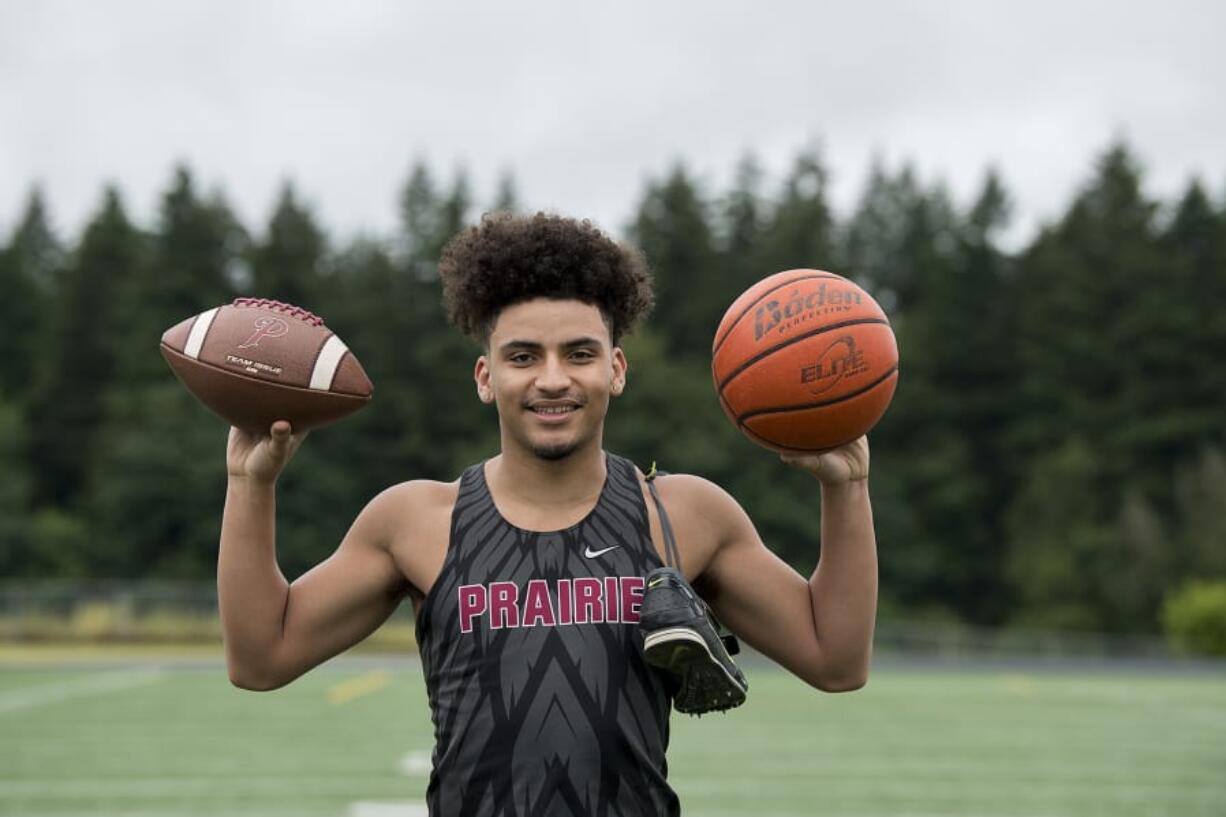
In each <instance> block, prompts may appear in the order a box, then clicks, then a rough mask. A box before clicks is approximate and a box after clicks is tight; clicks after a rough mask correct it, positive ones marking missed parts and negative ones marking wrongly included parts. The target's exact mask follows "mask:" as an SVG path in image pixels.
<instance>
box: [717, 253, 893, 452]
mask: <svg viewBox="0 0 1226 817" xmlns="http://www.w3.org/2000/svg"><path fill="white" fill-rule="evenodd" d="M711 374H712V377H713V378H714V380H715V391H716V393H717V394H718V395H719V403H720V406H722V407H723V409H724V413H725V414H727V415H728V419H729V420H731V421H732V423H733V424H734V425H735V426H736V427H737V428H738V429H740V430H741V431H742V432H743V433H744V434H745V435H746V436H747V437H749V439H750V440H752V441H753V442H755V443H757V444H758V445H761V446H763V447H765V448H769V449H771V450H772V451H777V452H780V453H798V452H817V451H824V450H827V449H830V448H835V447H837V446H840V445H843V444H844V443H848V442H851V441H852V440H854V439H856V438H858V437H859V436H860V435H862V434H865V433H867V432H868V430H869V429H871V428H872V427H873V426H874V425H876V423H877V421H878V420H880V419H881V416H882V415H883V414H885V410H886V408H888V407H889V405H890V400H891V399H892V398H893V396H894V388H895V386H896V385H897V384H898V345H897V343H896V342H895V340H894V331H893V330H892V329H891V328H890V321H889V319H888V318H887V317H886V315H885V312H884V311H882V309H881V307H880V306H879V305H878V304H877V302H876V301H875V300H873V298H872V296H871V295H869V294H868V293H867V292H865V291H864V290H863V289H862V288H860V287H859V286H858V285H857V284H855V283H854V282H852V281H849V280H848V279H846V278H844V277H842V276H840V275H835V274H834V273H832V272H824V271H822V270H811V269H794V270H788V271H786V272H780V273H777V274H775V275H772V276H770V277H769V278H765V279H763V280H761V281H759V282H758V283H756V284H754V285H753V286H752V287H750V288H749V289H748V290H746V291H745V292H744V293H743V294H742V295H741V296H740V297H739V298H737V299H736V300H735V301H733V303H732V306H730V307H728V311H727V312H726V313H725V314H724V319H723V320H722V321H720V324H719V329H718V330H717V331H716V332H715V340H714V342H713V344H712V348H711Z"/></svg>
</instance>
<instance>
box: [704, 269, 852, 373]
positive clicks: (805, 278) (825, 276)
mask: <svg viewBox="0 0 1226 817" xmlns="http://www.w3.org/2000/svg"><path fill="white" fill-rule="evenodd" d="M829 278H838V279H840V280H845V279H844V278H843V276H841V275H835V274H834V273H833V272H826V273H822V274H820V275H801V276H798V277H796V278H789V279H788V280H786V281H784V282H783V283H781V284H777V285H775V286H773V287H771V288H770V289H768V290H766V292H763V293H762V294H761V295H759V296H758V297H757V298H755V299H754V301H753V302H752V303H750V304H748V305H747V306H746V307H745V308H744V309H743V310H741V314H739V315H737V316H736V319H735V320H734V321H733V322H732V323H730V324H729V325H728V331H727V332H725V333H724V336H723V337H722V338H720V339H719V340H717V341H716V342H715V348H714V349H712V350H711V356H712V357H714V356H715V355H716V354H718V353H719V350H720V349H721V348H722V347H723V345H724V341H726V340H728V336H729V335H731V334H732V330H733V329H735V328H736V325H737V324H738V323H740V322H741V318H743V317H745V316H746V315H748V314H749V310H751V309H753V308H754V307H755V306H757V305H758V304H760V303H762V299H763V298H765V297H766V296H767V295H770V294H771V293H772V292H778V291H779V290H781V289H783V288H784V287H785V286H787V285H788V284H795V283H797V282H799V281H814V280H819V279H829ZM721 323H722V321H721ZM716 331H718V330H716Z"/></svg>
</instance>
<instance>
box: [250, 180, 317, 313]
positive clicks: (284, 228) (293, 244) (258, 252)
mask: <svg viewBox="0 0 1226 817" xmlns="http://www.w3.org/2000/svg"><path fill="white" fill-rule="evenodd" d="M326 252H327V246H326V242H325V239H324V235H323V233H322V231H321V230H320V229H319V227H317V226H316V224H315V219H314V217H313V216H312V215H311V213H310V211H309V210H308V209H307V208H306V207H305V206H303V205H302V204H301V203H300V202H299V201H298V198H297V196H296V194H295V193H294V187H293V185H292V184H290V183H288V182H287V183H286V184H285V185H284V187H282V188H281V194H280V196H279V198H278V200H277V206H276V209H275V210H274V212H273V214H272V218H271V219H270V221H269V223H268V230H267V232H266V233H265V235H264V236H263V238H262V239H261V240H260V241H258V242H257V243H256V245H255V246H254V247H253V248H252V254H251V278H252V292H253V293H254V294H255V295H256V296H257V297H260V298H273V299H275V300H279V301H283V302H285V303H291V304H295V305H299V306H303V307H304V308H307V309H312V310H323V308H324V304H322V303H319V301H318V298H319V294H320V292H319V290H320V283H319V279H320V278H321V277H322V275H323V266H324V263H325V255H326Z"/></svg>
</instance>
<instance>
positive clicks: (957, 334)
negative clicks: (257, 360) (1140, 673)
mask: <svg viewBox="0 0 1226 817" xmlns="http://www.w3.org/2000/svg"><path fill="white" fill-rule="evenodd" d="M828 193H829V191H828V170H827V168H826V166H825V165H824V163H823V161H822V158H821V156H820V155H819V154H818V153H817V152H816V151H813V150H803V151H801V152H800V153H799V154H798V155H797V156H796V157H795V158H794V161H793V163H792V165H791V167H790V168H789V169H788V170H787V171H786V172H785V173H784V174H782V176H781V178H777V179H771V178H768V174H767V173H765V171H764V170H763V168H762V166H761V164H760V163H759V162H758V161H757V160H756V159H755V158H754V157H752V156H747V157H745V158H744V159H742V160H741V161H740V162H739V163H738V165H737V166H736V168H735V173H734V177H733V181H732V182H731V183H730V184H729V185H728V187H727V189H723V190H713V189H710V185H708V184H705V183H703V182H702V181H701V180H699V178H698V177H697V176H696V175H695V174H694V173H693V172H691V171H690V170H689V169H688V168H687V167H686V166H685V165H684V164H683V163H678V164H676V165H675V166H673V167H672V168H670V169H668V170H667V171H666V172H664V173H662V174H660V175H659V176H657V177H655V178H653V179H651V180H649V181H648V182H647V183H646V185H645V189H644V191H643V193H642V195H641V198H640V200H639V201H638V202H637V204H636V206H635V208H634V211H633V216H632V218H631V219H630V222H629V224H628V225H627V226H626V228H625V230H624V238H626V239H627V240H629V241H631V242H632V243H635V244H637V245H638V246H639V247H641V248H642V249H643V251H644V252H645V254H646V256H647V258H648V261H649V263H650V264H651V266H652V269H653V271H654V274H655V278H656V285H657V300H658V305H657V307H656V310H655V311H654V313H653V315H652V316H651V317H649V319H648V320H647V321H646V322H645V324H644V325H643V326H642V327H641V328H640V329H639V330H638V331H637V332H635V334H634V335H632V336H630V337H629V338H627V339H626V341H625V346H626V349H627V355H628V358H629V360H630V371H629V377H630V385H629V387H628V389H627V392H626V394H625V395H624V396H623V397H622V398H620V399H619V400H618V401H616V402H615V403H614V406H613V409H612V412H611V417H610V421H609V426H608V430H607V438H606V443H607V446H608V447H609V448H610V449H611V450H616V451H619V452H621V453H624V454H626V455H628V456H630V457H632V458H633V459H635V460H636V461H638V462H639V463H640V464H641V465H643V466H644V467H647V466H649V465H650V464H651V463H652V462H653V461H655V462H658V463H659V465H660V467H661V468H664V469H667V470H674V471H687V472H692V473H697V474H700V475H702V476H705V477H708V478H710V479H713V480H715V481H716V482H718V483H719V484H721V485H723V486H724V487H725V488H727V489H728V490H729V491H730V492H731V493H732V494H733V495H734V496H736V497H737V498H738V499H739V500H740V501H741V503H742V504H743V505H744V506H745V507H746V509H747V510H748V511H749V513H750V515H751V516H752V517H753V518H754V520H755V523H756V524H757V526H758V529H759V531H760V533H761V534H762V535H763V538H764V539H765V540H766V542H767V543H768V545H770V546H771V547H772V548H773V549H774V550H775V551H776V552H778V553H779V554H780V555H781V556H783V558H785V559H786V560H788V561H789V562H791V563H792V564H794V565H795V566H796V567H797V568H798V569H801V570H802V571H805V572H807V571H808V570H810V569H811V568H812V566H813V564H814V562H815V560H816V558H817V553H818V549H817V539H818V532H819V522H820V520H819V506H818V491H817V486H816V485H815V484H814V483H813V482H812V480H811V479H810V478H808V477H806V476H805V475H803V474H800V473H799V472H796V471H794V470H792V469H789V468H787V467H786V466H784V465H782V464H781V463H779V461H778V460H777V458H775V457H774V456H773V455H771V454H769V453H768V452H765V451H763V450H761V449H758V448H756V447H754V446H753V445H752V444H750V443H749V442H748V441H746V440H745V439H744V438H743V437H741V435H740V434H739V433H738V432H736V431H735V429H733V428H732V427H731V426H730V424H729V423H728V422H727V421H726V419H725V418H724V417H723V415H722V413H721V412H720V410H719V408H718V405H717V404H716V400H715V396H714V392H713V389H712V386H711V382H710V346H711V339H712V336H713V334H714V331H715V327H716V325H717V324H718V322H719V320H720V318H721V317H722V315H723V312H724V310H725V309H726V308H727V306H728V305H729V304H730V303H731V302H732V300H734V299H735V297H736V296H737V295H738V294H739V293H740V292H742V291H743V290H744V289H745V288H747V287H748V286H750V285H751V284H752V283H754V282H755V281H757V280H759V279H761V278H763V277H766V276H767V275H770V274H772V273H774V272H778V271H780V270H784V269H791V268H796V267H811V268H821V269H828V270H832V271H835V272H839V273H841V274H844V275H847V276H848V277H851V278H853V279H855V280H856V281H858V282H860V283H861V284H862V285H863V286H865V287H866V288H867V289H868V290H869V291H870V292H872V293H873V294H874V295H875V296H876V297H877V299H878V300H879V301H880V302H881V303H882V305H883V306H884V307H885V309H886V311H887V312H888V313H889V315H890V317H891V322H892V324H893V327H894V330H895V332H896V334H897V336H898V340H899V347H900V351H901V358H902V363H901V378H900V383H899V388H898V392H897V395H896V397H895V400H894V404H893V405H892V406H891V408H890V410H889V412H888V413H887V415H886V417H885V418H884V419H883V420H882V422H881V423H880V425H879V426H878V427H877V428H876V429H875V430H874V431H873V433H872V434H871V435H870V438H871V443H872V452H873V476H872V486H873V501H874V508H875V518H876V523H877V529H878V539H879V545H880V553H881V574H882V604H883V611H884V612H885V613H887V614H896V615H907V616H911V617H920V618H931V619H944V620H957V621H965V622H968V623H974V624H981V625H1002V624H1004V625H1017V626H1043V627H1057V628H1066V629H1089V630H1100V631H1112V632H1125V631H1126V632H1150V631H1154V630H1156V629H1157V628H1158V626H1159V621H1158V618H1159V610H1160V607H1161V604H1162V601H1163V598H1164V597H1165V596H1166V595H1167V594H1168V593H1170V592H1171V591H1172V590H1173V589H1174V588H1176V587H1178V586H1179V585H1180V584H1181V583H1182V582H1185V581H1187V580H1189V579H1192V578H1202V579H1203V578H1218V579H1222V578H1226V515H1224V514H1222V512H1221V509H1222V508H1223V507H1226V453H1224V452H1226V424H1224V423H1223V417H1224V416H1226V414H1224V411H1223V407H1224V406H1226V364H1223V362H1222V360H1221V358H1222V355H1223V352H1224V351H1226V202H1223V201H1221V200H1216V201H1215V200H1214V197H1213V196H1211V195H1210V194H1209V193H1208V192H1206V190H1205V189H1204V187H1203V185H1202V184H1201V183H1200V182H1199V181H1196V180H1193V181H1191V182H1189V184H1188V185H1187V187H1186V189H1185V190H1184V191H1183V192H1182V193H1181V194H1180V195H1179V196H1178V197H1176V198H1175V199H1174V200H1172V201H1166V202H1164V201H1159V200H1157V199H1155V198H1153V197H1151V196H1150V195H1149V194H1147V193H1146V191H1145V188H1144V173H1143V170H1142V168H1141V165H1140V162H1139V161H1138V159H1137V157H1136V156H1135V155H1134V154H1133V153H1132V151H1131V150H1130V148H1129V147H1128V146H1127V145H1126V144H1122V143H1120V144H1115V145H1112V146H1110V147H1109V148H1108V149H1107V150H1105V151H1104V152H1103V153H1102V154H1101V155H1099V156H1097V157H1095V159H1094V161H1093V163H1092V166H1091V167H1089V169H1088V171H1087V173H1086V177H1085V179H1084V180H1083V181H1082V183H1081V184H1080V186H1079V188H1078V189H1077V190H1076V192H1075V193H1074V195H1073V196H1072V198H1071V201H1070V202H1069V203H1068V205H1067V207H1066V208H1065V209H1064V211H1063V212H1062V213H1060V214H1059V215H1058V216H1057V217H1056V218H1054V219H1053V220H1052V221H1051V222H1050V223H1047V224H1045V225H1044V226H1043V227H1042V228H1041V229H1039V230H1038V232H1037V234H1036V235H1034V237H1033V238H1032V239H1031V240H1030V241H1029V243H1027V244H1026V245H1025V246H1024V247H1022V248H1020V249H1015V250H1010V251H1006V250H1005V249H1004V248H1002V243H1001V235H1002V234H1003V232H1004V231H1005V229H1006V228H1007V226H1008V224H1009V219H1010V196H1009V193H1008V191H1007V189H1006V187H1005V185H1004V183H1003V181H1002V180H1001V179H1000V178H999V176H998V175H996V174H995V173H993V172H987V173H985V176H984V179H983V182H982V185H981V186H980V189H979V191H978V193H977V195H976V196H975V197H974V198H973V200H972V201H970V202H967V203H959V202H957V201H955V200H954V199H953V197H952V196H951V195H950V193H949V192H948V191H947V190H946V189H945V188H944V187H942V186H941V185H940V184H932V183H926V182H925V181H924V180H922V179H921V178H920V177H919V175H918V174H917V173H916V171H915V170H914V168H913V167H912V166H911V165H909V164H906V163H904V164H901V165H899V166H896V167H890V166H886V165H884V164H878V165H876V166H874V167H873V168H872V169H871V172H870V174H869V177H868V180H867V182H866V184H865V186H864V188H863V190H862V191H861V195H860V198H859V201H858V203H857V204H856V206H855V207H854V208H853V209H852V210H851V211H850V212H849V213H847V214H845V215H843V216H840V215H838V214H836V213H835V212H834V210H833V208H832V207H831V205H830V202H829V198H828ZM517 206H518V205H517V196H516V192H515V184H514V181H513V180H512V179H510V178H508V179H505V180H504V181H503V183H502V184H501V186H500V188H499V191H498V193H497V196H496V198H495V200H494V201H490V202H477V201H476V200H475V197H474V196H473V194H472V192H471V187H470V185H469V182H468V180H467V177H466V176H465V174H464V173H463V172H457V173H456V174H455V175H454V176H453V177H451V178H450V179H447V180H445V181H444V180H442V179H441V178H440V177H439V176H438V175H437V174H436V173H435V172H434V171H433V170H432V169H431V168H430V167H429V166H428V165H426V164H424V163H418V164H417V165H415V166H414V167H413V168H412V170H411V173H410V175H409V178H408V179H407V181H406V183H405V184H404V186H403V188H402V192H401V195H400V198H399V210H400V213H399V215H400V219H399V227H398V229H397V230H396V232H395V234H394V235H392V236H378V237H371V236H360V237H356V238H347V239H345V240H343V241H342V240H336V239H334V238H332V237H330V236H329V235H328V233H327V231H326V230H325V229H324V227H323V226H322V225H321V224H320V223H319V222H318V219H317V218H316V217H315V215H314V214H313V213H312V211H311V209H310V208H309V207H308V206H306V205H305V204H304V203H303V201H302V200H301V197H300V196H299V194H298V193H297V192H296V191H295V189H294V188H293V186H292V185H291V184H287V185H286V186H285V187H284V188H283V190H282V191H281V193H280V196H279V199H278V201H277V203H276V205H275V208H274V210H273V212H272V214H271V217H270V218H269V220H268V222H267V223H266V224H264V225H262V226H261V227H260V228H259V229H257V230H252V229H250V228H249V227H248V226H247V225H244V224H242V223H241V221H240V219H239V218H238V217H237V216H236V215H235V213H234V211H233V210H232V209H231V208H230V207H229V205H228V204H227V202H226V199H225V197H224V195H223V194H222V193H221V192H216V191H213V192H206V191H202V190H201V189H200V187H199V185H198V183H197V182H196V180H195V179H194V177H193V175H192V173H191V171H190V170H189V169H188V168H186V167H180V168H177V169H176V170H175V171H174V173H173V176H172V178H171V180H170V182H169V184H168V185H167V187H166V189H165V191H164V193H163V194H162V196H161V199H160V206H159V208H158V212H157V216H156V220H155V223H154V224H152V225H149V226H142V225H139V224H136V223H134V222H133V220H132V219H131V218H130V217H129V215H128V213H127V211H126V209H125V206H124V203H123V198H122V195H121V193H120V191H119V190H118V189H115V188H113V187H112V188H108V189H106V190H105V191H103V195H102V197H101V202H100V204H99V206H98V208H97V210H96V212H95V213H94V214H93V216H92V218H91V219H90V220H89V223H88V225H87V226H86V227H85V228H84V230H83V231H82V233H81V234H80V235H79V236H76V237H75V239H73V240H68V239H66V238H65V237H63V236H60V235H58V234H57V233H56V231H55V230H53V229H52V227H51V218H50V215H49V213H48V212H47V205H46V203H45V201H44V199H43V198H42V196H41V195H40V194H39V193H38V192H37V191H35V192H33V193H32V194H31V196H30V198H29V200H28V203H27V206H26V207H25V210H24V212H23V213H22V214H21V215H20V218H19V219H18V220H17V222H16V226H15V228H14V229H13V230H12V232H11V234H10V235H8V236H7V237H2V236H0V239H2V243H0V360H2V361H3V368H2V369H0V473H2V474H3V475H4V476H3V479H0V576H2V577H5V578H21V579H27V578H28V579H36V578H46V577H161V578H194V579H207V578H209V577H211V576H212V575H213V566H214V560H215V558H216V546H217V537H218V528H219V521H220V511H221V504H222V498H223V495H224V484H225V474H224V442H225V431H226V429H225V427H224V425H223V424H222V423H221V421H219V420H217V419H216V418H214V417H213V416H212V415H210V414H209V413H208V412H207V411H206V410H205V409H204V408H203V407H201V406H200V405H199V404H197V403H196V402H195V401H194V399H193V398H192V397H191V396H190V395H189V394H188V393H187V392H186V390H185V389H183V388H182V387H181V386H180V385H179V384H178V382H177V381H175V379H174V378H173V376H172V375H171V374H170V372H169V370H168V369H167V367H166V366H165V364H164V362H163V361H162V359H161V357H160V355H159V353H158V351H157V345H158V339H159V338H160V336H161V333H162V331H164V330H165V329H166V328H168V327H169V326H171V325H173V324H175V323H177V322H179V321H180V320H182V319H184V318H186V317H189V316H191V315H193V314H195V313H197V312H199V311H201V310H203V309H206V308H208V307H211V306H216V305H217V304H220V303H223V302H226V301H228V300H230V299H232V298H234V297H236V296H239V295H258V296H260V297H268V298H275V299H278V300H282V301H288V302H291V303H295V304H299V305H301V306H304V307H306V308H308V309H310V310H312V311H314V312H316V313H317V314H320V315H322V316H323V317H324V318H325V320H326V321H327V323H328V325H329V327H331V328H332V329H334V330H335V331H336V332H337V333H338V334H340V335H341V337H343V338H344V339H345V341H346V343H347V344H348V345H349V346H350V348H352V349H353V350H354V351H355V352H356V353H357V354H358V357H359V358H360V360H361V361H362V363H363V364H364V365H365V367H366V369H367V371H368V373H369V374H370V376H371V379H372V380H373V381H374V383H375V399H374V400H373V402H372V403H371V405H370V406H369V407H368V408H367V409H365V410H363V411H361V412H359V413H358V414H356V415H354V416H353V417H351V418H349V419H347V420H345V421H344V422H342V423H339V424H337V425H336V426H333V427H331V428H328V429H324V430H321V431H318V432H316V433H314V434H313V435H312V436H311V438H310V439H309V440H308V441H307V444H306V445H305V446H304V447H303V448H302V450H301V451H300V452H299V454H298V455H297V457H296V458H295V461H294V462H293V463H292V464H291V466H290V468H289V469H288V471H287V472H286V473H285V474H284V476H283V477H282V481H281V489H280V492H279V502H280V508H279V511H278V537H279V553H280V556H281V562H282V566H283V569H284V570H285V571H286V573H287V575H290V576H293V575H297V574H298V573H300V572H302V571H304V570H305V569H307V568H308V567H310V566H311V565H312V564H314V563H315V562H317V561H319V560H320V559H322V558H324V557H326V556H327V555H328V554H329V553H330V552H331V551H332V550H333V549H334V547H335V546H336V543H337V542H339V540H340V538H341V536H343V534H344V532H345V528H346V526H347V525H348V523H349V521H350V520H352V518H353V517H354V515H355V514H356V513H357V511H358V510H359V509H360V508H361V506H362V505H363V504H364V503H365V502H367V501H368V500H369V499H370V498H371V497H372V496H373V495H374V494H375V493H377V492H378V491H380V490H382V489H383V488H384V487H386V486H388V485H390V484H393V483H395V482H398V481H401V480H404V479H408V478H433V479H443V480H451V479H454V478H456V476H457V475H458V474H459V471H460V470H461V469H462V468H463V467H464V466H465V465H467V464H469V463H471V462H473V461H476V460H478V459H481V458H483V457H486V456H489V455H491V454H492V453H494V452H495V451H496V450H497V444H498V435H497V422H496V416H495V415H494V414H493V411H492V410H491V409H489V408H488V407H485V406H483V405H482V404H481V403H479V402H478V401H477V400H476V398H475V395H474V389H473V385H472V380H471V372H472V369H471V366H472V362H473V360H474V358H475V356H476V355H477V354H478V353H479V350H478V349H477V348H476V347H475V346H474V345H473V344H471V343H470V342H469V341H468V340H466V339H464V338H462V337H461V336H459V334H458V333H457V332H455V331H454V330H453V329H451V328H450V327H449V326H448V325H447V324H446V322H445V320H444V318H443V314H442V310H441V308H440V306H439V285H438V280H437V275H436V274H435V265H436V262H437V259H438V256H439V253H440V250H441V248H442V247H443V245H444V244H445V243H446V241H447V240H448V239H449V238H450V237H451V236H452V235H454V234H455V233H456V232H457V231H458V230H460V229H462V228H463V227H464V226H465V225H468V224H471V223H473V222H474V221H475V220H476V219H478V218H479V217H480V213H481V212H482V211H485V210H490V209H516V207H517ZM605 226H609V225H605Z"/></svg>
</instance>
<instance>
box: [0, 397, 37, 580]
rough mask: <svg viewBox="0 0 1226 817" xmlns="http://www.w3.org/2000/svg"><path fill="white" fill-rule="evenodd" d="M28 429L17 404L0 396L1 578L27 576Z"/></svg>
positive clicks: (28, 560) (28, 510)
mask: <svg viewBox="0 0 1226 817" xmlns="http://www.w3.org/2000/svg"><path fill="white" fill-rule="evenodd" d="M24 447H25V430H24V428H23V423H22V415H21V412H20V411H19V410H18V408H17V406H16V405H15V404H14V403H11V402H8V401H6V400H4V398H3V397H0V473H3V474H4V478H3V479H0V577H11V576H21V575H27V565H28V564H29V562H30V559H31V557H32V554H31V552H30V548H29V539H30V537H29V527H30V494H31V488H32V486H31V484H30V482H31V480H30V471H29V470H28V469H27V467H26V463H25V460H24V458H23V456H22V455H23V454H24V451H23V449H24Z"/></svg>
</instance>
